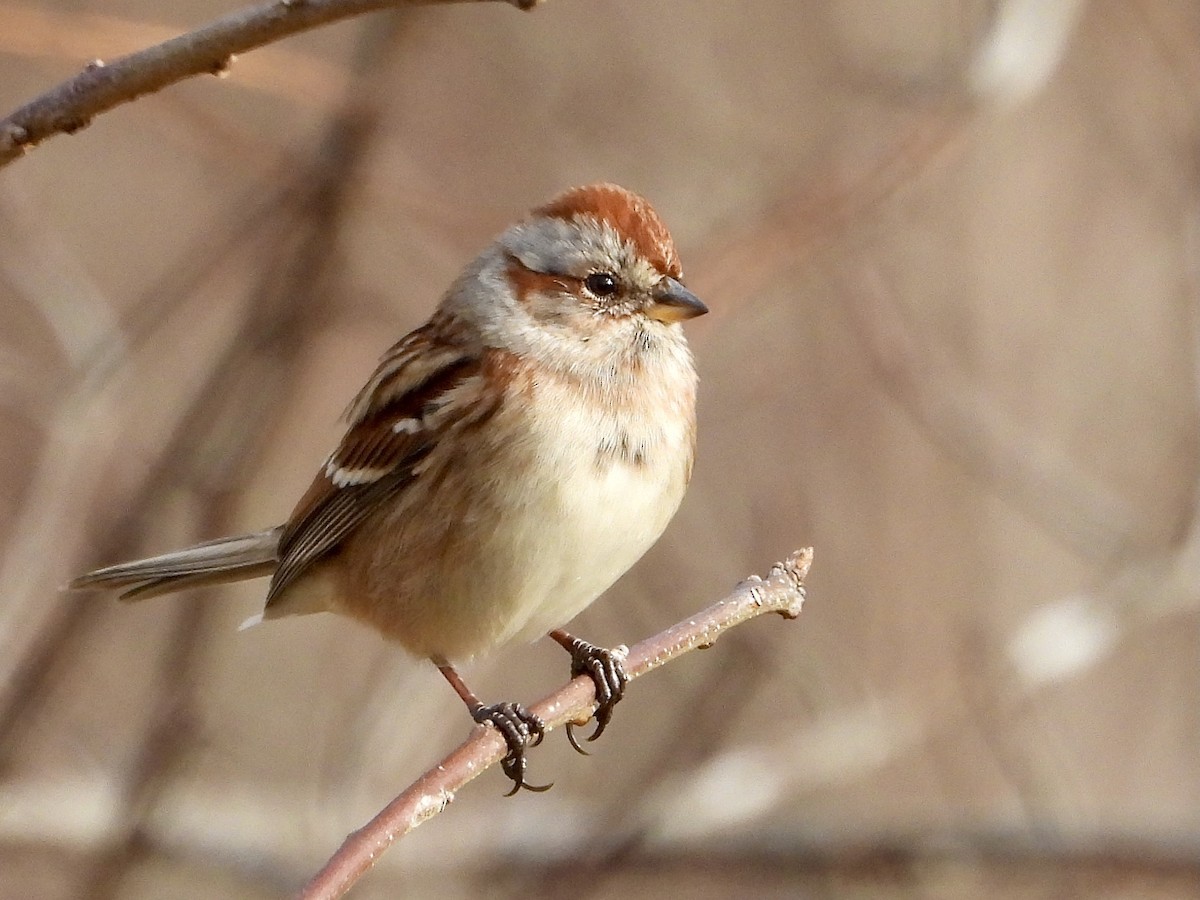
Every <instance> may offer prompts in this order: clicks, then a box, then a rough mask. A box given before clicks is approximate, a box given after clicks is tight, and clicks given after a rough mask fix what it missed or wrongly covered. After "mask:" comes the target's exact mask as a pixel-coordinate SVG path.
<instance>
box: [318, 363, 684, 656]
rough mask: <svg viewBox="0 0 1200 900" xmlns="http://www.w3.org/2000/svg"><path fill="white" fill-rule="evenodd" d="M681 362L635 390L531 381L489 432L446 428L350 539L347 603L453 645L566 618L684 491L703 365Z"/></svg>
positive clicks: (494, 641)
mask: <svg viewBox="0 0 1200 900" xmlns="http://www.w3.org/2000/svg"><path fill="white" fill-rule="evenodd" d="M684 354H686V348H685V349H684ZM669 362H671V363H672V368H671V374H672V376H673V377H671V378H664V377H662V373H661V372H659V373H649V374H652V375H655V376H656V377H654V378H651V379H650V382H651V383H652V384H653V385H655V386H656V387H657V388H659V389H658V390H636V391H632V393H631V394H630V395H629V396H626V397H615V396H613V395H612V393H611V392H608V393H604V394H581V393H580V390H579V385H578V383H576V382H570V381H566V380H557V379H545V378H542V379H537V380H530V381H529V382H528V383H527V384H525V385H524V387H523V389H522V391H521V393H520V394H515V393H514V396H513V397H510V398H508V401H512V402H508V401H506V402H505V403H504V404H502V407H501V409H500V410H499V411H498V412H497V413H496V415H495V416H494V417H492V418H491V419H489V420H488V421H487V422H486V424H484V425H482V426H480V430H479V431H476V432H473V433H466V434H462V435H460V436H458V437H457V438H456V439H455V440H451V441H446V442H444V443H439V445H438V446H437V447H436V448H435V449H434V450H433V452H432V453H431V454H430V457H429V461H428V465H427V466H426V467H425V468H424V469H423V471H422V472H421V473H420V474H419V475H418V477H417V479H416V482H415V483H414V484H413V486H412V489H411V490H408V491H406V492H405V496H403V497H402V498H400V499H399V502H397V503H396V504H395V505H394V506H393V507H392V508H390V509H388V510H387V511H386V512H383V513H382V514H381V515H379V516H377V517H375V518H374V519H372V520H371V521H369V522H368V523H365V524H364V526H363V528H362V534H361V535H356V537H355V539H354V540H352V541H351V542H350V545H349V546H348V547H347V548H346V554H345V557H346V563H347V566H346V572H347V584H346V589H345V597H344V598H343V601H342V604H341V606H342V609H343V611H344V612H346V613H348V614H350V615H353V616H356V617H358V618H363V619H367V620H368V621H370V622H371V624H372V625H374V626H375V627H376V628H378V629H380V630H381V631H383V632H384V633H386V634H389V635H391V636H392V637H393V638H394V639H396V640H397V641H399V642H400V643H401V644H402V645H404V646H405V647H407V648H408V649H409V650H410V651H412V652H414V653H417V654H420V655H424V656H431V657H435V658H439V657H440V658H445V659H451V660H459V659H464V658H469V657H471V656H474V655H477V654H479V653H482V652H484V651H486V650H489V649H491V648H492V647H494V646H496V645H498V644H501V643H504V642H505V641H509V640H512V639H529V640H532V639H534V638H537V637H539V636H541V635H543V634H545V633H546V632H548V631H550V630H551V629H553V628H557V627H559V626H562V625H564V624H566V623H567V622H568V621H569V620H570V619H572V618H573V617H574V616H575V615H577V614H578V613H579V612H580V611H581V610H582V609H583V608H584V607H586V606H587V605H588V604H590V603H591V602H592V601H593V600H595V599H596V598H597V597H598V596H599V595H600V594H602V593H603V592H604V591H605V590H607V589H608V587H609V586H610V585H612V583H613V582H614V581H616V580H617V578H619V577H620V576H621V575H622V574H623V573H624V572H625V571H626V570H628V569H629V568H630V567H631V566H632V565H633V564H634V563H635V562H636V561H637V560H638V559H639V558H640V557H641V556H642V554H644V553H645V552H646V550H647V549H649V547H650V546H651V545H652V544H653V543H654V541H655V540H657V539H658V537H659V536H660V535H661V534H662V532H663V530H664V529H665V528H666V526H667V523H668V522H669V521H670V519H671V517H672V516H673V515H674V514H675V511H676V509H677V508H678V506H679V503H680V501H681V500H682V498H683V493H684V489H685V488H686V486H687V480H688V477H689V475H690V472H691V461H692V453H693V439H694V419H693V415H694V396H695V394H694V391H695V375H694V373H693V371H692V369H691V365H690V357H687V356H686V355H684V356H683V357H681V359H680V361H679V362H678V364H676V361H675V360H669ZM360 538H361V539H360Z"/></svg>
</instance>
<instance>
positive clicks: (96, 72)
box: [0, 0, 542, 167]
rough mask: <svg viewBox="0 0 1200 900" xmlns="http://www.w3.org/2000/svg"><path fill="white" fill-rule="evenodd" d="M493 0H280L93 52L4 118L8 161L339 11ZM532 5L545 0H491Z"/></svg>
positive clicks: (0, 134) (0, 127) (3, 155)
mask: <svg viewBox="0 0 1200 900" xmlns="http://www.w3.org/2000/svg"><path fill="white" fill-rule="evenodd" d="M471 2H485V0H272V2H270V3H263V4H261V5H258V6H249V7H246V8H245V9H241V10H238V11H237V12H232V13H229V14H228V15H226V16H222V17H221V18H219V19H215V20H214V21H212V22H210V23H209V24H207V25H204V26H202V27H200V28H197V29H196V30H195V31H190V32H187V33H186V34H181V35H179V36H178V37H173V38H171V39H170V40H168V41H163V42H162V43H161V44H156V45H155V46H153V47H147V48H146V49H144V50H139V51H137V52H136V53H130V54H129V55H128V56H122V57H119V58H117V59H114V60H109V61H102V60H93V61H92V62H90V63H88V64H87V66H86V67H85V68H84V69H83V71H81V72H79V73H78V74H77V75H75V77H73V78H71V79H68V80H67V81H64V82H63V83H62V84H60V85H58V86H57V87H55V88H53V89H51V90H49V91H47V92H46V93H44V94H42V95H41V96H40V97H37V98H35V99H34V100H31V101H30V102H29V103H26V104H25V105H24V106H22V107H21V108H20V109H17V110H16V111H14V112H13V113H11V114H10V115H8V116H6V117H4V118H3V119H0V167H3V166H5V165H7V164H8V163H10V162H12V161H13V160H14V159H16V158H18V157H19V156H21V155H22V154H23V153H25V152H26V151H27V150H29V149H30V148H31V147H33V146H34V145H35V144H38V143H41V142H42V141H44V140H45V139H46V138H48V137H52V136H53V135H56V134H72V133H74V132H76V131H78V130H79V129H81V128H85V127H86V126H87V125H88V124H89V123H90V122H91V121H92V119H93V118H95V117H96V116H97V115H99V114H100V113H102V112H107V111H108V110H110V109H112V108H113V107H115V106H119V105H120V104H122V103H128V102H129V101H130V100H135V99H137V98H138V97H141V96H142V95H144V94H151V93H154V92H155V91H158V90H161V89H162V88H164V87H167V86H168V85H171V84H174V83H175V82H177V81H182V80H183V79H185V78H191V77H192V76H193V75H220V74H222V73H223V72H226V71H227V70H228V69H229V67H230V66H231V65H232V64H233V62H234V59H235V58H236V57H237V54H239V53H245V52H246V51H247V50H253V49H255V48H256V47H261V46H263V45H264V44H269V43H272V42H274V41H277V40H280V39H281V38H285V37H288V36H289V35H293V34H297V33H298V32H301V31H308V30H310V29H312V28H316V27H318V26H320V25H326V24H328V23H330V22H335V21H337V20H339V19H347V18H350V17H352V16H358V15H362V14H363V13H369V12H376V11H378V10H381V9H387V8H389V7H398V6H430V5H434V4H441V3H471ZM486 2H506V3H509V4H510V5H512V6H516V7H518V8H520V9H532V8H533V7H534V6H536V5H538V3H540V2H542V0H486Z"/></svg>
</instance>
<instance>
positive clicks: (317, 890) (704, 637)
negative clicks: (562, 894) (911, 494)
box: [300, 548, 813, 900]
mask: <svg viewBox="0 0 1200 900" xmlns="http://www.w3.org/2000/svg"><path fill="white" fill-rule="evenodd" d="M812 556H813V552H812V548H808V549H804V550H798V551H797V552H795V553H793V554H792V555H791V556H790V557H788V558H787V560H785V561H784V562H782V563H776V564H775V565H774V566H772V568H771V572H770V574H769V575H768V576H767V578H766V579H765V580H764V579H761V578H759V577H758V576H757V575H752V576H751V577H750V578H748V579H747V580H746V581H744V582H742V583H741V584H740V585H738V587H737V588H736V589H735V590H734V591H733V593H731V594H730V595H729V596H728V597H726V598H725V599H724V600H721V601H719V602H717V603H715V604H713V605H712V606H710V607H709V608H708V609H706V610H704V611H703V612H701V613H698V614H697V615H695V616H692V617H691V618H689V619H686V620H685V621H683V622H680V623H679V624H677V625H673V626H671V627H670V628H668V629H667V630H666V631H663V632H660V633H659V634H656V635H654V636H653V637H650V638H647V639H646V640H644V641H642V642H641V643H639V644H636V645H634V646H633V647H632V648H631V649H630V650H629V655H628V656H627V657H626V660H625V671H626V673H627V674H628V675H629V677H630V679H631V680H632V679H634V678H638V677H639V676H641V675H645V674H646V673H647V672H649V671H650V670H652V669H657V668H658V667H659V666H661V665H665V664H666V663H668V662H670V661H671V660H672V659H675V658H676V657H678V656H682V655H683V654H684V653H687V652H689V651H691V650H696V649H707V648H708V647H711V646H712V645H713V643H714V642H715V641H716V640H717V638H718V637H720V636H721V635H722V634H723V633H724V632H725V631H727V630H729V629H730V628H732V627H733V626H735V625H740V624H741V623H742V622H746V621H748V620H750V619H752V618H754V617H755V616H759V615H762V614H763V613H769V612H773V613H779V614H780V615H782V616H784V617H785V618H788V619H794V618H795V617H796V616H798V615H799V614H800V607H801V605H802V604H803V603H804V579H805V577H806V576H807V575H808V570H809V567H810V566H811V565H812ZM595 702H596V695H595V686H594V685H593V684H592V681H591V679H589V678H588V677H586V676H579V677H577V678H575V679H573V680H572V681H571V682H570V683H568V684H567V685H566V686H565V687H562V688H560V689H559V690H557V691H555V692H554V693H553V694H551V695H550V696H548V697H546V698H545V699H543V700H541V701H540V702H538V703H536V704H534V705H533V706H532V707H530V711H531V712H533V713H534V714H536V715H538V716H540V717H541V719H542V721H544V722H545V723H546V728H547V730H548V731H549V730H551V729H553V728H556V727H558V726H561V725H563V724H565V723H567V722H579V721H585V720H586V719H587V717H589V716H590V715H591V712H592V708H593V707H594V706H595ZM506 750H507V748H506V746H505V743H504V740H503V738H501V737H500V735H499V734H498V733H497V732H496V730H495V729H493V728H479V729H477V730H476V731H475V733H474V734H472V735H471V737H470V738H468V739H467V740H466V741H465V742H463V744H461V745H460V746H459V747H458V749H457V750H455V751H454V752H453V753H451V754H450V755H449V756H447V757H446V758H445V759H443V760H442V761H441V762H440V763H439V764H438V765H436V766H434V767H433V768H432V769H430V770H429V771H428V772H426V773H425V774H424V775H422V776H421V777H420V778H419V779H417V781H415V782H414V783H413V784H412V785H411V786H410V787H409V788H408V789H407V790H406V791H404V793H402V794H400V796H398V797H397V798H396V799H395V800H393V801H392V802H391V803H389V804H388V805H387V806H386V807H384V809H383V810H382V811H380V813H379V814H378V815H376V816H375V818H373V819H372V820H371V821H370V822H368V823H367V824H366V825H364V826H363V827H362V828H360V829H359V830H358V831H356V832H354V833H353V834H351V835H350V836H349V837H347V838H346V840H345V842H344V843H343V844H342V846H341V847H340V848H339V849H338V851H337V853H335V854H334V855H333V857H332V858H331V859H330V860H329V862H328V863H326V864H325V867H324V868H323V869H321V871H320V872H318V873H317V874H316V875H315V876H313V878H312V880H311V881H310V882H309V883H308V885H307V886H306V887H305V888H304V890H303V891H302V892H301V894H300V898H301V900H330V898H336V897H341V896H343V895H344V894H345V893H346V891H348V890H349V889H350V888H351V887H352V886H353V885H354V883H355V882H356V881H357V880H358V879H359V878H360V877H361V876H362V875H363V874H364V873H366V872H367V870H368V869H370V868H371V867H372V866H373V865H374V864H375V863H376V861H377V860H378V859H379V857H380V856H381V855H382V854H383V852H384V851H385V850H387V848H388V847H390V846H391V845H392V844H393V843H394V842H395V841H396V840H397V839H398V838H401V837H403V836H404V835H406V834H408V833H409V832H410V831H412V830H413V829H414V828H416V827H417V826H418V825H420V824H421V823H422V822H425V821H427V820H429V819H431V818H433V817H434V816H436V815H437V814H438V813H440V812H442V810H444V809H445V808H446V807H447V806H449V805H450V803H451V801H453V800H454V795H455V792H456V791H458V790H459V789H460V788H462V787H463V786H464V785H465V784H467V783H468V782H470V781H472V780H473V779H474V778H475V777H476V776H478V775H479V774H481V773H482V772H484V771H485V770H486V769H488V768H490V767H491V766H493V765H495V764H496V763H498V762H499V761H500V759H501V758H502V757H503V756H504V754H505V752H506Z"/></svg>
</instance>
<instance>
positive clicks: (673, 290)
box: [646, 275, 708, 324]
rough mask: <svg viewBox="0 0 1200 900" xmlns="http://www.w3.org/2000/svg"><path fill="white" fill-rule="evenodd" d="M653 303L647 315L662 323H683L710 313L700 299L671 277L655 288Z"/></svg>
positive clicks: (664, 279)
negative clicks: (685, 320)
mask: <svg viewBox="0 0 1200 900" xmlns="http://www.w3.org/2000/svg"><path fill="white" fill-rule="evenodd" d="M651 298H652V301H653V302H652V303H651V304H650V308H649V309H647V310H646V315H648V316H649V317H650V318H652V319H657V320H658V321H660V322H666V323H668V324H669V323H671V322H682V321H683V320H684V319H694V318H696V316H702V315H704V314H705V313H706V312H708V307H707V306H705V305H704V304H703V303H701V302H700V298H699V297H697V296H696V295H695V294H693V293H692V292H691V291H689V290H688V289H687V288H685V287H684V286H683V285H682V284H680V283H679V282H678V281H677V280H676V279H674V278H671V277H670V276H669V275H668V276H667V277H665V278H663V280H662V281H660V282H659V283H658V284H657V285H655V287H654V291H653V293H652V294H651Z"/></svg>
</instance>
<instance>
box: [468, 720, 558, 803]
mask: <svg viewBox="0 0 1200 900" xmlns="http://www.w3.org/2000/svg"><path fill="white" fill-rule="evenodd" d="M471 718H473V719H474V720H475V721H476V722H478V723H479V724H480V725H491V726H492V727H493V728H495V729H496V730H497V731H498V732H500V736H501V737H502V738H504V743H506V744H507V745H508V753H507V754H506V755H505V757H504V759H502V760H501V761H500V768H501V769H503V770H504V774H505V775H507V776H508V777H509V778H510V779H511V780H512V783H513V789H512V790H511V791H509V792H508V793H507V794H505V795H504V796H506V797H511V796H512V795H513V794H515V793H516V792H517V791H519V790H521V788H524V789H525V790H527V791H548V790H550V788H552V787H553V786H554V785H553V783H551V784H542V785H537V784H530V783H529V782H527V781H526V780H525V773H526V770H527V768H528V765H529V761H528V759H527V758H526V756H525V753H526V751H527V750H528V749H529V748H530V747H536V746H537V745H538V744H540V743H541V742H542V738H544V737H545V736H546V723H545V722H543V721H542V720H541V719H540V718H539V717H538V716H535V715H534V714H533V713H531V712H530V711H529V710H527V709H525V707H523V706H521V705H520V704H518V703H494V704H492V705H491V706H483V705H482V704H480V705H478V706H476V707H475V708H474V709H472V710H471Z"/></svg>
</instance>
